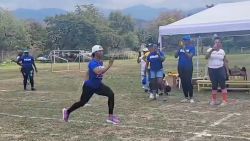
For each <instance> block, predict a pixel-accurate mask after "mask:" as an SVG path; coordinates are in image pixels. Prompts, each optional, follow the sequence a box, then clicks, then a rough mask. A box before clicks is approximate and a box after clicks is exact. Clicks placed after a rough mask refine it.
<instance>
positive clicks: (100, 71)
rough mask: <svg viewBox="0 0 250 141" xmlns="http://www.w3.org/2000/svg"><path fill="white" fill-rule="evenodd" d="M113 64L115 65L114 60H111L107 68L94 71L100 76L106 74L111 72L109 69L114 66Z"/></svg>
mask: <svg viewBox="0 0 250 141" xmlns="http://www.w3.org/2000/svg"><path fill="white" fill-rule="evenodd" d="M113 63H114V59H113V58H110V60H109V64H108V66H107V67H103V68H101V67H97V68H95V69H94V72H95V73H96V74H98V75H99V74H104V73H105V72H106V71H108V70H109V68H110V67H111V66H112V65H113Z"/></svg>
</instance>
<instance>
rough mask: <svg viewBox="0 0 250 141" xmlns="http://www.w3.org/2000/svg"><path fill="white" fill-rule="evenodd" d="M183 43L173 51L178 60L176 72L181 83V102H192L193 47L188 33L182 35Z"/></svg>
mask: <svg viewBox="0 0 250 141" xmlns="http://www.w3.org/2000/svg"><path fill="white" fill-rule="evenodd" d="M183 42H184V45H183V46H180V48H179V49H178V50H177V51H176V53H175V58H178V57H179V61H178V73H179V77H180V78H181V85H182V89H183V93H184V96H185V99H183V100H182V101H181V102H190V103H194V99H193V85H192V75H193V61H192V59H193V56H194V55H195V47H194V46H193V45H192V43H191V37H190V35H186V36H184V37H183Z"/></svg>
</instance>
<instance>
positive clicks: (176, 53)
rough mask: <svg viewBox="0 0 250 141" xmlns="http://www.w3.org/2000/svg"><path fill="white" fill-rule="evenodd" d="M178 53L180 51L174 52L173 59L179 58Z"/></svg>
mask: <svg viewBox="0 0 250 141" xmlns="http://www.w3.org/2000/svg"><path fill="white" fill-rule="evenodd" d="M179 51H180V50H177V51H176V52H175V55H174V57H175V58H178V57H179Z"/></svg>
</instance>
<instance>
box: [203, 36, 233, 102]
mask: <svg viewBox="0 0 250 141" xmlns="http://www.w3.org/2000/svg"><path fill="white" fill-rule="evenodd" d="M206 59H208V73H209V78H210V80H211V82H212V94H211V102H210V104H211V105H215V104H216V95H217V91H218V86H220V88H221V92H222V97H223V100H222V103H221V105H226V104H227V102H228V98H227V89H226V76H227V73H228V61H227V59H226V54H225V51H224V50H223V49H222V42H221V38H220V37H216V38H215V39H214V46H213V47H212V48H209V49H208V50H207V54H206Z"/></svg>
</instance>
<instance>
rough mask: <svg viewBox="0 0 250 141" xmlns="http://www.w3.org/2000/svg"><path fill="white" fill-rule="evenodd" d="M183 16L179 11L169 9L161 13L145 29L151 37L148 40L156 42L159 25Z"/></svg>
mask: <svg viewBox="0 0 250 141" xmlns="http://www.w3.org/2000/svg"><path fill="white" fill-rule="evenodd" d="M182 18H184V14H183V13H182V12H181V11H171V12H164V13H161V14H160V16H159V17H158V18H157V19H156V20H155V21H153V22H152V23H151V24H150V26H149V27H148V29H147V32H148V33H150V36H151V38H149V39H148V40H150V42H154V43H157V42H158V36H159V26H163V25H168V24H171V23H173V22H175V21H178V20H180V19H182Z"/></svg>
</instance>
